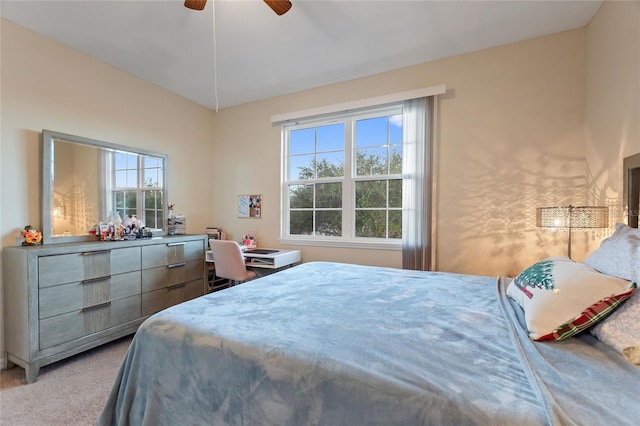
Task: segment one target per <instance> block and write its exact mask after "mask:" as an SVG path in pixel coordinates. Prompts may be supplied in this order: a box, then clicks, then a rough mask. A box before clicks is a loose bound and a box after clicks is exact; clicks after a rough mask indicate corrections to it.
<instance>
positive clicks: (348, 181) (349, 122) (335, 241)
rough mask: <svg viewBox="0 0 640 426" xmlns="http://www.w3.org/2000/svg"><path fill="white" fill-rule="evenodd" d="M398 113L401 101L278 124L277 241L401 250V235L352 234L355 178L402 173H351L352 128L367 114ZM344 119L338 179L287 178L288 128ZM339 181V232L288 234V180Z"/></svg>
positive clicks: (394, 176)
mask: <svg viewBox="0 0 640 426" xmlns="http://www.w3.org/2000/svg"><path fill="white" fill-rule="evenodd" d="M397 114H402V102H400V103H394V104H391V105H383V106H373V107H369V108H362V109H359V110H358V111H350V112H341V113H336V114H331V115H324V116H322V117H318V118H311V119H307V120H301V121H298V122H295V123H287V124H284V125H283V126H282V128H281V140H282V149H281V152H282V164H281V197H280V198H281V215H280V216H281V224H280V234H281V236H280V238H279V240H278V242H279V243H280V244H294V245H312V246H323V247H343V248H367V249H383V250H401V249H402V240H401V239H388V238H372V237H356V236H355V220H356V218H355V216H356V215H355V212H356V208H355V182H357V181H371V180H393V179H402V174H401V173H399V174H385V175H363V176H356V174H355V154H354V153H355V151H356V147H355V139H354V128H355V122H356V121H357V120H364V119H369V118H377V117H386V116H390V115H397ZM338 122H345V149H344V176H343V178H342V179H336V178H327V179H323V178H320V179H314V180H309V181H295V180H289V176H288V173H289V158H290V157H289V132H290V131H292V130H298V129H303V128H309V127H318V126H323V125H329V124H335V123H338ZM338 181H340V182H342V185H343V190H342V194H343V195H342V219H343V220H342V236H341V237H327V236H314V235H290V234H289V233H288V232H289V212H290V210H289V196H288V186H289V185H290V184H305V183H324V182H327V183H329V182H338Z"/></svg>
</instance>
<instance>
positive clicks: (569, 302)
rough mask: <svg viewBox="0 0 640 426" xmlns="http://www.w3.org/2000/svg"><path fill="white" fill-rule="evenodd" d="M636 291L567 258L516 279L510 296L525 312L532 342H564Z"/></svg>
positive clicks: (551, 260) (509, 289)
mask: <svg viewBox="0 0 640 426" xmlns="http://www.w3.org/2000/svg"><path fill="white" fill-rule="evenodd" d="M635 288H636V284H635V283H632V282H630V281H627V280H624V279H621V278H616V277H612V276H609V275H605V274H601V273H600V272H598V271H596V270H595V269H592V268H590V267H588V266H586V265H584V264H582V263H578V262H574V261H572V260H571V259H569V258H568V257H551V258H548V259H545V260H542V261H540V262H538V263H536V264H534V265H532V266H530V267H529V268H527V269H525V270H524V271H522V273H520V274H519V275H518V276H517V277H516V278H514V280H513V281H512V282H511V283H510V284H509V286H508V287H507V296H509V297H510V298H511V299H513V300H515V301H516V302H517V303H518V304H519V305H520V306H521V307H522V309H523V310H524V316H525V321H526V324H527V329H528V331H529V337H530V338H531V339H532V340H536V341H542V340H563V339H567V338H569V337H571V336H573V335H575V334H577V333H579V332H581V331H583V330H586V329H587V328H589V327H591V326H592V325H594V324H595V323H597V322H598V321H600V320H601V319H603V318H604V317H606V316H607V315H608V314H610V313H611V312H613V311H614V310H615V309H616V308H617V307H618V306H619V305H620V304H621V303H622V302H624V301H625V300H626V299H628V298H629V297H631V295H632V294H633V292H634V290H635Z"/></svg>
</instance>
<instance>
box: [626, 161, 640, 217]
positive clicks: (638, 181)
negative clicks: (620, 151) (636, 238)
mask: <svg viewBox="0 0 640 426" xmlns="http://www.w3.org/2000/svg"><path fill="white" fill-rule="evenodd" d="M623 167H624V169H623V175H624V188H623V191H624V201H623V204H624V211H625V214H627V218H628V221H627V223H628V224H629V226H631V227H632V228H640V224H639V223H638V222H639V221H638V217H639V216H640V153H638V154H635V155H632V156H630V157H627V158H625V159H624V161H623Z"/></svg>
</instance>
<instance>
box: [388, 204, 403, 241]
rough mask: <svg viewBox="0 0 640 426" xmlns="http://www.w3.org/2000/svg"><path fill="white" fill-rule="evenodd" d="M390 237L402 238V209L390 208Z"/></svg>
mask: <svg viewBox="0 0 640 426" xmlns="http://www.w3.org/2000/svg"><path fill="white" fill-rule="evenodd" d="M389 238H400V239H401V238H402V210H389Z"/></svg>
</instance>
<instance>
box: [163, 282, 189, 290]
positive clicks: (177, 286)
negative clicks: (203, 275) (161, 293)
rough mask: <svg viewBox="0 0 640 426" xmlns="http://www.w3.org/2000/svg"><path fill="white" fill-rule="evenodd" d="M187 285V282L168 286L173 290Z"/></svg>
mask: <svg viewBox="0 0 640 426" xmlns="http://www.w3.org/2000/svg"><path fill="white" fill-rule="evenodd" d="M185 285H186V284H185V283H181V284H174V285H170V286H168V287H167V290H173V289H174V288H180V287H184V286H185Z"/></svg>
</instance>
